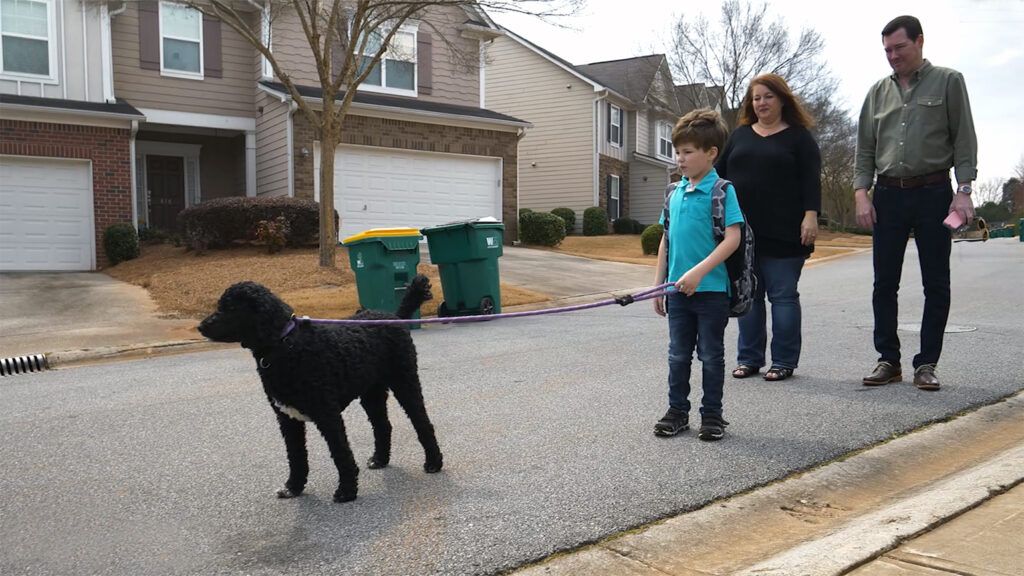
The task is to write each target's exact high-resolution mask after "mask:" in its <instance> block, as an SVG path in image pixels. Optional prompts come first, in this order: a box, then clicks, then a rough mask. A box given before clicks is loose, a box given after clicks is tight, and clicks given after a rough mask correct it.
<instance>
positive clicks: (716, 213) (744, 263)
mask: <svg viewBox="0 0 1024 576" xmlns="http://www.w3.org/2000/svg"><path fill="white" fill-rule="evenodd" d="M729 184H732V182H729V181H728V180H726V179H725V178H719V179H718V180H717V181H716V182H715V184H714V186H713V187H712V188H711V233H712V234H713V235H714V238H715V243H716V244H718V243H721V242H722V240H724V239H725V187H726V186H728V185H729ZM676 185H677V183H672V184H669V186H668V188H667V189H666V190H665V207H664V212H663V214H664V219H665V243H666V246H667V245H668V203H669V201H670V200H671V199H672V193H673V192H675V190H676ZM740 213H741V214H742V210H741V211H740ZM725 269H726V271H728V273H729V288H730V289H729V316H730V317H733V318H736V317H738V316H743V315H744V314H746V313H747V312H749V311H750V308H751V306H753V304H754V292H755V291H756V290H757V277H756V276H755V275H754V232H753V231H752V230H751V229H750V224H749V223H747V218H746V216H743V226H741V227H740V245H739V248H737V249H736V251H735V252H733V253H732V254H730V255H729V257H728V258H726V259H725Z"/></svg>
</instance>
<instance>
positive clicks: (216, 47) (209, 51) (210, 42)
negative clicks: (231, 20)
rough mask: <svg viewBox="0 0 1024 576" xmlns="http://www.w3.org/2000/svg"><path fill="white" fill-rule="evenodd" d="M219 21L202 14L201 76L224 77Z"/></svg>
mask: <svg viewBox="0 0 1024 576" xmlns="http://www.w3.org/2000/svg"><path fill="white" fill-rule="evenodd" d="M220 44H221V41H220V20H218V19H217V18H214V17H212V16H207V15H206V14H203V76H206V77H207V78H221V77H223V76H224V70H223V66H222V64H221V56H220V52H221V50H220Z"/></svg>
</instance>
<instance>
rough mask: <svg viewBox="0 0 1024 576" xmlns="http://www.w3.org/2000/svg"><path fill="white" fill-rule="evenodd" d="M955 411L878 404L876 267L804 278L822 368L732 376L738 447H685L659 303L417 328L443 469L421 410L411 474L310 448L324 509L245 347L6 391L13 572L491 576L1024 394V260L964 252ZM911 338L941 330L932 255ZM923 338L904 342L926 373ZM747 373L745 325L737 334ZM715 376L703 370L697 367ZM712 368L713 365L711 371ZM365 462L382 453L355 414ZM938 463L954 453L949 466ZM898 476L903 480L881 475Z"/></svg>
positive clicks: (400, 450)
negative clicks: (339, 490)
mask: <svg viewBox="0 0 1024 576" xmlns="http://www.w3.org/2000/svg"><path fill="white" fill-rule="evenodd" d="M953 278H954V291H953V293H954V305H953V310H952V312H951V315H950V324H951V325H952V326H959V327H964V328H975V330H971V331H965V332H959V333H951V334H948V335H947V338H946V347H945V351H944V353H943V361H942V363H941V364H940V366H939V375H940V376H941V377H942V379H943V383H944V387H943V389H942V391H940V392H938V393H926V392H920V391H917V390H916V389H914V388H913V386H911V385H910V384H908V383H904V384H902V385H891V386H886V387H883V388H876V389H869V388H864V387H862V386H861V385H860V383H859V381H860V378H861V377H862V376H863V375H864V374H866V373H867V372H868V371H869V370H870V368H871V367H872V366H873V363H874V360H875V354H874V351H873V349H872V347H871V333H870V325H871V319H870V318H871V313H870V254H862V255H858V256H853V257H849V258H844V259H840V260H836V261H834V262H831V263H829V264H826V265H822V266H816V267H813V268H809V269H807V270H805V272H804V278H803V281H802V283H801V292H802V294H803V301H804V356H803V359H802V361H801V366H800V368H799V370H798V371H797V376H796V377H795V378H793V379H791V380H789V381H787V382H784V383H778V384H769V383H766V382H764V381H762V380H759V379H752V380H744V381H736V380H732V379H729V378H727V382H726V393H725V415H726V418H727V419H728V420H729V421H730V422H731V423H732V425H731V426H730V427H729V428H728V435H727V436H726V439H725V440H724V441H722V442H719V443H712V444H709V443H703V442H700V441H698V440H697V439H696V438H695V435H694V433H693V432H690V433H687V434H684V435H681V436H679V437H675V438H670V439H663V438H656V437H654V436H653V435H652V434H651V426H652V425H653V423H654V422H655V420H657V418H658V417H660V416H661V414H662V412H663V411H664V409H665V407H666V402H667V400H666V385H665V377H666V359H665V356H666V348H667V340H666V338H667V333H666V329H665V323H664V322H663V321H661V320H660V318H658V317H657V316H655V315H654V313H653V311H652V310H651V305H650V303H649V302H641V303H638V304H634V305H632V306H629V307H626V308H620V307H617V306H616V307H614V308H612V307H608V308H601V309H597V310H590V311H586V312H580V313H574V314H571V315H564V316H543V317H535V318H527V319H517V320H508V321H496V322H488V323H481V324H473V325H459V326H448V327H438V328H428V329H424V330H420V331H417V332H416V333H415V339H416V343H417V346H418V349H419V355H420V365H421V379H422V380H423V382H424V387H425V392H424V394H425V396H426V401H427V406H428V409H429V411H430V414H431V417H432V419H433V420H434V423H435V426H436V428H437V431H438V437H439V440H440V442H441V446H442V449H443V450H444V452H445V469H444V471H443V472H442V473H441V474H437V475H427V474H424V473H423V472H422V468H421V464H422V452H421V450H420V448H419V446H418V444H417V442H416V440H415V435H414V434H413V432H412V429H411V426H409V424H408V421H407V420H406V419H405V418H404V416H403V415H402V414H401V412H400V411H399V410H398V409H397V408H394V409H393V410H392V421H393V423H394V424H395V434H394V442H395V447H394V454H393V456H392V463H391V467H390V468H388V469H385V470H366V469H364V470H363V471H362V473H361V475H360V497H359V499H358V500H357V501H355V502H354V503H350V504H333V503H332V502H331V495H332V493H333V491H334V487H335V482H336V477H335V472H334V469H333V466H332V465H331V463H330V460H329V458H328V455H327V451H326V447H325V446H324V444H323V442H322V441H321V440H320V439H319V438H318V437H317V435H316V433H315V432H312V431H310V432H309V433H308V436H309V446H310V461H311V473H310V482H309V487H308V493H307V495H306V496H304V497H303V498H299V499H296V500H290V501H282V500H277V499H275V498H274V496H273V493H274V490H275V489H276V488H278V487H279V485H280V484H281V483H282V482H283V480H284V478H285V474H286V463H285V458H284V449H283V445H282V443H281V441H280V439H279V435H278V432H277V427H276V423H275V421H274V418H273V416H272V415H271V411H270V408H269V407H268V406H267V405H266V401H265V399H264V398H263V396H262V391H261V389H260V386H259V384H258V381H257V377H256V373H255V369H254V366H253V360H252V358H251V357H250V356H248V355H247V353H246V352H244V351H242V350H241V349H239V350H234V351H227V352H207V353H202V354H190V355H181V356H168V357H160V358H154V359H150V360H140V361H132V362H121V363H111V364H105V365H96V366H90V367H81V368H73V369H66V370H58V371H52V372H46V373H40V374H29V375H23V376H16V377H10V378H5V379H4V380H2V381H0V401H2V404H3V406H4V410H3V411H2V412H0V437H2V438H4V440H3V442H2V443H0V462H2V463H3V465H2V467H0V542H2V545H0V573H2V574H5V575H15V574H72V573H74V574H84V573H88V574H132V575H148V574H260V575H262V574H282V573H287V574H359V575H362V574H367V575H381V576H388V575H410V574H416V575H424V574H490V573H495V572H501V571H503V570H507V569H511V568H514V567H516V566H519V565H521V564H523V563H525V562H528V561H530V560H534V559H538V558H540V557H543V556H545V555H547V554H550V553H552V552H555V551H558V550H563V549H567V548H571V547H575V546H578V545H580V544H583V543H586V542H591V541H594V540H597V539H599V538H602V537H604V536H607V535H609V534H612V533H614V532H617V531H620V530H624V529H628V528H631V527H635V526H638V525H641V524H644V523H646V522H650V521H652V520H656V519H660V518H665V517H667V516H671V515H674V514H678V513H681V512H684V511H687V510H691V509H694V508H697V507H700V506H702V505H704V504H706V503H708V502H709V501H712V500H715V499H717V498H721V497H724V496H728V495H731V494H735V493H737V492H740V491H743V490H747V489H750V488H752V487H755V486H758V485H762V484H764V483H766V482H770V481H772V480H774V479H778V478H781V477H784V476H786V475H788V474H790V473H792V472H794V471H797V470H802V469H806V468H808V467H812V466H815V465H817V464H819V463H821V462H824V461H827V460H830V459H832V458H835V457H837V456H839V455H842V454H845V453H847V452H849V451H851V450H856V449H860V448H863V447H865V446H869V445H872V444H875V443H878V442H881V441H884V440H886V439H888V438H890V437H892V436H893V435H897V434H900V433H903V432H906V431H909V430H912V429H914V428H917V427H919V426H921V425H923V424H925V423H928V422H933V421H937V420H942V419H944V418H947V417H948V416H950V415H952V414H955V413H957V412H960V411H963V410H966V409H969V408H971V407H975V406H979V405H983V404H988V403H991V402H993V401H996V400H998V399H1000V398H1002V397H1005V396H1007V395H1009V394H1012V393H1014V392H1017V391H1018V390H1021V389H1024V363H1022V362H1021V351H1022V350H1024V346H1022V345H1021V344H1022V343H1024V291H1022V290H1021V286H1022V285H1024V244H1020V243H1018V242H1017V241H1016V239H1013V240H1012V241H1011V240H1009V239H1007V240H994V241H990V242H988V243H985V244H957V245H955V247H954V255H953ZM904 287H905V288H904V295H903V298H902V303H903V306H902V308H901V317H900V319H901V322H903V323H906V324H912V323H916V322H919V317H920V311H921V295H920V294H921V290H920V281H919V274H918V271H917V262H916V258H915V257H914V255H913V250H912V249H911V251H910V253H909V254H908V258H907V265H906V267H905V270H904ZM916 336H917V335H916V334H915V333H912V332H903V333H901V337H902V338H903V340H904V349H905V350H906V356H907V358H906V359H905V362H906V365H908V366H909V358H910V356H912V355H913V353H914V352H915V351H916V348H917V345H916V344H917V342H916V340H917V338H916ZM726 338H727V347H726V350H727V352H726V353H727V367H731V365H732V358H731V356H732V355H734V353H735V326H734V324H731V325H730V327H729V330H728V332H727V336H726ZM697 366H699V364H696V363H695V368H696V367H697ZM696 373H697V374H699V369H698V370H696ZM345 416H346V424H347V426H348V430H349V436H350V440H351V442H352V445H353V449H354V451H355V452H356V455H357V461H359V462H364V461H365V460H366V458H367V457H369V455H370V452H371V450H372V438H371V434H370V430H369V425H368V424H367V422H366V419H365V417H364V415H363V414H362V413H361V411H360V410H359V409H358V407H353V408H350V409H349V410H348V411H347V412H346V414H345ZM936 457H941V454H937V455H936ZM879 481H880V482H882V481H884V479H879Z"/></svg>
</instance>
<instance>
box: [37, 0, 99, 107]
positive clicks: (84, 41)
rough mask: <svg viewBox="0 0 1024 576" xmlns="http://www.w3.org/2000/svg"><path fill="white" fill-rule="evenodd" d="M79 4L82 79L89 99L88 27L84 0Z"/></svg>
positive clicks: (86, 96) (86, 97)
mask: <svg viewBox="0 0 1024 576" xmlns="http://www.w3.org/2000/svg"><path fill="white" fill-rule="evenodd" d="M79 5H80V6H81V7H82V81H83V82H84V84H85V99H86V100H89V96H90V94H89V27H88V24H87V22H86V19H85V2H81V4H79ZM65 81H66V79H65ZM40 96H42V94H40Z"/></svg>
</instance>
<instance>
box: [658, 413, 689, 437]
mask: <svg viewBox="0 0 1024 576" xmlns="http://www.w3.org/2000/svg"><path fill="white" fill-rule="evenodd" d="M689 428H690V415H689V414H687V413H686V412H683V411H682V410H679V409H678V408H671V407H670V408H669V409H668V412H665V415H664V416H662V417H661V420H658V423H657V424H655V425H654V435H655V436H675V435H676V434H679V433H680V432H682V431H683V430H689Z"/></svg>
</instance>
